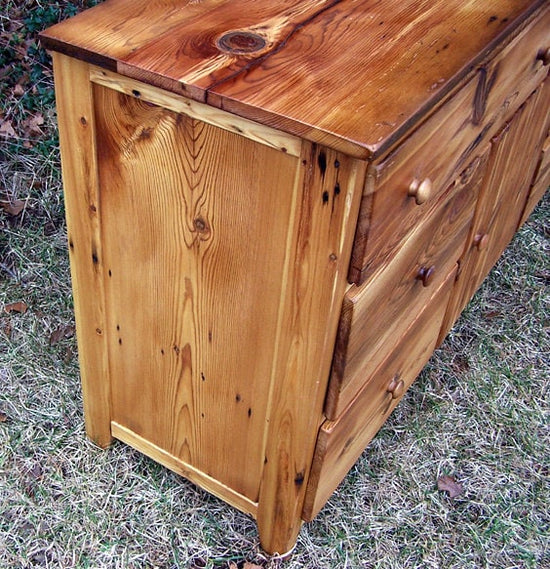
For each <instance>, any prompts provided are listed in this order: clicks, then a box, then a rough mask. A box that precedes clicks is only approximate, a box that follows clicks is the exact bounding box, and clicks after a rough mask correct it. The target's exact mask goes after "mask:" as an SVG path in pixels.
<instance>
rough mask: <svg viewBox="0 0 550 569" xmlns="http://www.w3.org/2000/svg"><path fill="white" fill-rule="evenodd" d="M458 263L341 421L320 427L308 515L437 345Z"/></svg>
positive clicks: (329, 491)
mask: <svg viewBox="0 0 550 569" xmlns="http://www.w3.org/2000/svg"><path fill="white" fill-rule="evenodd" d="M455 274H456V265H455V267H454V268H453V269H452V270H451V272H450V273H449V274H447V278H446V279H445V280H444V281H443V283H442V284H441V285H440V287H439V288H438V289H437V290H436V291H435V294H433V295H432V297H431V298H430V300H429V302H428V303H427V304H426V307H425V309H424V310H423V311H422V312H421V313H420V315H419V316H418V318H417V319H416V320H414V322H413V323H412V324H411V325H410V326H409V328H408V329H407V330H406V331H405V334H404V335H403V337H402V338H401V341H400V342H399V343H398V344H397V345H396V346H395V347H394V349H393V350H392V352H391V353H390V354H389V355H388V356H387V357H386V358H385V360H384V361H383V362H382V363H381V364H380V365H379V366H378V368H377V369H376V371H375V373H374V374H373V378H372V381H371V382H369V383H368V384H367V385H365V386H364V388H363V389H362V390H361V391H360V392H359V394H358V395H357V397H356V398H355V399H354V400H353V401H352V402H351V404H350V406H349V407H348V408H347V409H346V410H345V412H344V413H343V415H342V416H341V417H340V418H339V419H338V420H337V421H326V422H325V423H324V424H323V425H322V426H321V429H320V431H319V437H318V439H317V446H316V449H315V456H314V459H313V465H312V472H311V475H310V480H309V485H308V493H307V497H306V504H305V508H304V514H303V517H304V519H305V520H309V519H312V518H313V517H314V516H315V515H317V513H318V512H319V510H320V509H321V508H322V507H323V505H324V503H325V502H326V500H327V499H328V498H329V497H330V495H331V494H332V492H333V491H334V489H335V488H336V487H337V486H338V484H339V482H340V481H341V480H342V478H343V477H344V476H345V474H346V472H347V471H348V470H349V469H350V468H351V467H352V466H353V464H354V463H355V461H356V460H357V458H358V457H359V455H360V454H361V452H362V451H363V449H364V448H365V447H366V446H367V444H368V443H369V442H370V440H371V439H372V438H373V437H374V435H375V434H376V432H377V431H378V429H380V427H381V426H382V424H383V423H384V421H386V419H387V418H388V416H389V414H390V413H391V411H392V410H393V409H394V407H395V406H396V405H397V403H398V402H399V401H400V400H401V398H402V396H403V394H404V393H405V391H406V390H407V389H408V387H409V386H410V385H411V383H412V382H413V381H414V379H415V378H416V376H417V375H418V374H419V373H420V371H421V370H422V368H423V367H424V365H425V364H426V362H427V361H428V360H429V358H430V356H431V354H432V352H433V350H434V349H435V347H436V342H437V338H438V336H439V330H440V327H441V323H442V320H443V316H444V314H445V310H446V307H447V301H448V298H449V293H450V291H451V288H452V286H453V283H454V280H455Z"/></svg>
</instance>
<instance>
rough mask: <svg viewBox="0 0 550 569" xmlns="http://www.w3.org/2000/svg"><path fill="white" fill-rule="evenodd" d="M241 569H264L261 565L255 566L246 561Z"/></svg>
mask: <svg viewBox="0 0 550 569" xmlns="http://www.w3.org/2000/svg"><path fill="white" fill-rule="evenodd" d="M243 569H264V568H263V567H262V566H261V565H256V564H255V563H250V562H249V561H247V562H246V563H245V564H244V565H243Z"/></svg>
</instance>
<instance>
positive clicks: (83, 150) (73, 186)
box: [53, 53, 112, 447]
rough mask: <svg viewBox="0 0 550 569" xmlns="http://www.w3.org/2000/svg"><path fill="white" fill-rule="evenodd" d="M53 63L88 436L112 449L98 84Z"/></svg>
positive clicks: (83, 69)
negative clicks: (97, 126) (95, 91)
mask: <svg viewBox="0 0 550 569" xmlns="http://www.w3.org/2000/svg"><path fill="white" fill-rule="evenodd" d="M53 63H54V70H55V94H56V99H57V109H58V122H59V141H60V147H61V160H62V164H63V189H64V194H65V211H66V216H67V231H68V238H69V257H70V261H71V279H72V285H73V295H74V307H75V317H76V333H77V339H78V354H79V361H80V370H81V379H82V391H83V396H84V417H85V422H86V432H87V434H88V436H89V437H90V439H92V440H93V441H94V442H95V443H96V444H97V445H99V446H100V447H106V446H108V445H109V444H110V443H111V441H112V436H111V385H110V378H109V366H108V354H107V330H106V312H107V311H106V307H105V294H104V278H105V275H104V272H105V271H104V265H103V255H102V242H101V222H100V216H101V211H100V203H101V200H100V195H99V193H100V192H99V184H98V180H97V163H96V156H97V152H96V148H95V145H96V142H95V119H94V110H93V92H92V84H91V83H90V75H89V66H88V64H87V63H84V62H82V61H79V60H76V59H71V58H69V57H66V56H64V55H60V54H57V53H54V54H53Z"/></svg>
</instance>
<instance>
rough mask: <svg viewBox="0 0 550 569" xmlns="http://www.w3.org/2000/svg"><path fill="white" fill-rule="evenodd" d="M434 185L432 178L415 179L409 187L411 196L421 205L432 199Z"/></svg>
mask: <svg viewBox="0 0 550 569" xmlns="http://www.w3.org/2000/svg"><path fill="white" fill-rule="evenodd" d="M432 190H433V184H432V181H431V180H430V178H426V179H425V180H422V181H420V180H417V179H414V180H413V181H412V182H411V185H410V186H409V196H411V197H414V200H415V202H416V203H417V204H418V205H420V204H423V203H424V202H426V201H428V200H429V199H430V196H431V195H432Z"/></svg>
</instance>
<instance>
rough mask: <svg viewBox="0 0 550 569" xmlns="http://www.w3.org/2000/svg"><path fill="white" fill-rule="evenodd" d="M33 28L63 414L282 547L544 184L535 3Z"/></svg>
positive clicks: (344, 6) (326, 493) (170, 12)
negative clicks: (57, 223) (66, 277)
mask: <svg viewBox="0 0 550 569" xmlns="http://www.w3.org/2000/svg"><path fill="white" fill-rule="evenodd" d="M42 42H43V44H44V45H45V46H46V47H47V48H48V49H49V50H50V51H51V52H52V54H53V61H54V75H55V83H56V95H57V105H58V117H59V131H60V142H61V152H62V166H63V181H64V188H65V196H66V211H67V224H68V239H69V251H70V258H71V271H72V279H73V288H74V302H75V312H76V319H77V336H78V343H79V357H80V364H81V375H82V384H83V390H84V404H85V418H86V427H87V432H88V434H89V436H90V437H91V438H92V439H93V440H94V441H95V442H97V444H99V445H101V446H107V445H108V444H109V443H110V442H111V440H112V438H116V439H120V440H122V441H124V442H126V443H128V444H130V445H132V446H134V447H135V448H137V449H139V450H140V451H142V452H143V453H145V454H147V455H149V456H150V457H152V458H154V459H155V460H157V461H159V462H161V463H162V464H164V465H166V466H167V467H168V468H171V469H173V470H175V471H176V472H179V473H181V474H182V475H183V476H185V477H187V478H189V479H190V480H192V481H194V482H195V483H196V484H198V485H200V486H202V487H204V488H206V489H207V490H209V491H210V492H212V493H214V494H216V495H217V496H220V497H221V498H223V499H224V500H226V501H227V502H229V503H231V504H233V505H234V506H236V507H237V508H240V509H241V510H243V511H245V512H248V513H249V514H251V515H252V516H254V517H255V518H256V520H257V523H258V528H259V535H260V540H261V543H262V546H263V547H264V549H265V550H267V551H268V552H279V553H284V552H287V551H288V550H290V549H291V548H292V546H293V544H294V543H295V540H296V537H297V534H298V532H299V528H300V525H301V523H302V521H303V520H311V519H312V518H313V517H314V516H315V515H316V514H317V512H318V511H319V510H320V509H321V508H322V506H323V504H324V503H325V502H326V500H327V499H328V498H329V497H330V495H331V493H332V492H333V490H334V489H335V488H336V487H337V485H338V484H339V482H340V481H341V480H342V478H343V477H344V476H345V475H346V473H347V471H348V470H349V468H350V467H351V466H352V465H353V464H354V462H355V461H356V460H357V457H358V456H359V455H360V453H361V452H362V451H363V449H364V448H365V447H366V446H367V444H368V443H369V441H370V440H371V438H372V437H373V436H374V435H375V433H376V432H377V431H378V429H379V428H380V427H381V425H382V424H383V423H384V421H385V420H386V419H387V417H388V415H389V414H390V413H391V411H392V409H393V408H394V407H395V406H396V405H397V404H398V402H399V400H400V399H401V397H402V396H403V394H404V393H405V391H406V390H407V388H408V387H409V386H410V384H411V383H412V382H413V381H414V379H415V377H416V376H417V375H418V374H419V372H420V371H421V369H422V368H423V367H424V365H425V364H426V362H427V361H428V359H429V358H430V355H431V354H432V352H433V350H434V349H435V348H436V347H437V346H438V344H439V343H440V342H441V340H442V339H443V338H444V337H445V335H446V333H447V332H448V330H449V329H450V327H451V326H452V325H453V322H454V321H455V320H456V318H457V317H458V315H459V314H460V313H461V311H462V309H463V308H464V306H465V304H466V303H467V302H468V300H469V299H470V298H471V296H472V295H473V293H474V292H475V290H476V289H477V287H478V286H479V285H480V283H481V282H482V281H483V279H484V278H485V276H486V275H487V273H488V271H489V270H490V269H491V267H492V266H493V265H494V263H495V262H496V260H497V259H498V257H499V256H500V254H501V253H502V251H503V250H504V248H505V247H506V245H507V244H508V242H509V241H510V239H511V238H512V236H513V235H514V233H515V232H516V231H517V229H518V227H519V226H520V225H521V224H522V223H523V222H524V221H525V219H526V218H527V217H528V215H529V213H530V212H531V210H532V209H533V207H534V206H535V204H536V203H537V201H538V200H539V199H540V198H541V196H542V195H543V193H544V191H545V189H546V188H547V186H548V184H549V182H550V142H549V139H548V131H549V127H550V113H549V106H550V81H548V80H546V77H547V75H548V69H549V67H550V3H549V2H548V1H544V0H483V1H475V0H445V1H439V0H436V1H433V0H432V1H418V0H401V1H399V2H393V1H390V0H361V1H359V0H340V1H336V0H330V1H328V0H325V1H323V0H317V1H311V0H287V1H282V2H267V1H253V0H202V1H198V0H197V1H185V0H155V1H150V0H107V1H106V2H104V3H101V4H99V5H98V6H96V7H95V8H92V9H90V10H88V11H86V12H84V13H82V14H79V15H78V16H76V17H74V18H73V19H71V20H68V21H67V22H64V23H61V24H58V25H56V26H54V27H52V28H50V29H49V30H47V31H46V32H44V33H43V34H42Z"/></svg>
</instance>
